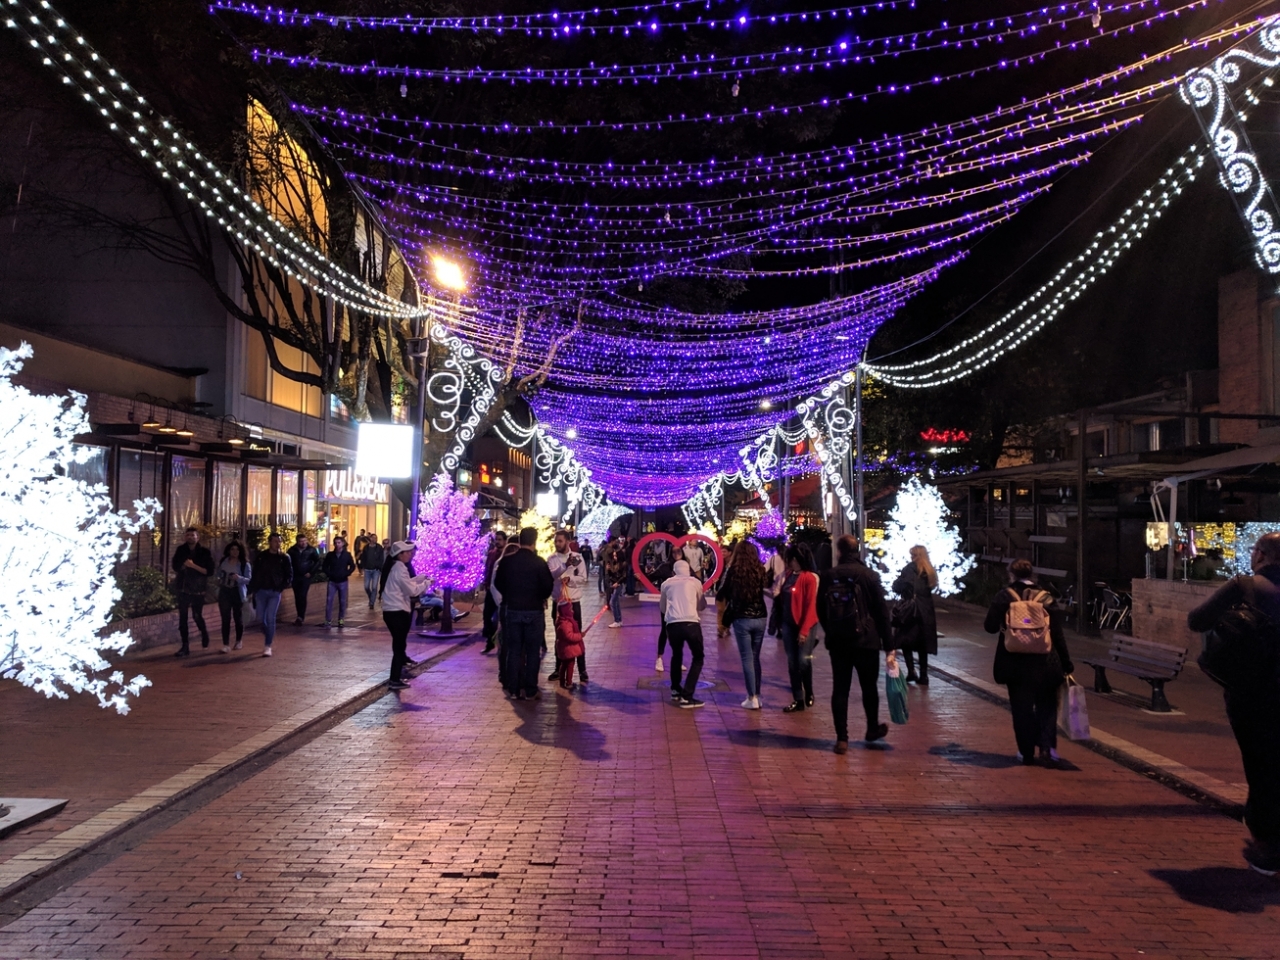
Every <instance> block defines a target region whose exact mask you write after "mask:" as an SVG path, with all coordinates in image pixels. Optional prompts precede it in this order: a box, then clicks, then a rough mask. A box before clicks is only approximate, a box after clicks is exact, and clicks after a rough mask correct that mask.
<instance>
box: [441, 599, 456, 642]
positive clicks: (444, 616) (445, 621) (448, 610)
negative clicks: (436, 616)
mask: <svg viewBox="0 0 1280 960" xmlns="http://www.w3.org/2000/svg"><path fill="white" fill-rule="evenodd" d="M440 595H441V596H442V597H444V606H443V607H441V608H440V635H441V636H444V637H447V636H451V635H452V634H453V587H445V588H444V589H443V590H441V591H440Z"/></svg>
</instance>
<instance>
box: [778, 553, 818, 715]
mask: <svg viewBox="0 0 1280 960" xmlns="http://www.w3.org/2000/svg"><path fill="white" fill-rule="evenodd" d="M786 559H787V577H786V579H785V580H783V582H782V590H781V591H780V592H779V593H778V598H777V600H775V601H774V602H775V603H781V604H782V617H781V619H780V621H779V628H780V629H779V633H781V635H782V646H783V648H784V649H785V650H786V651H787V673H788V675H789V676H790V678H791V703H789V704H788V705H787V706H785V707H783V708H782V712H783V713H798V712H799V711H801V710H804V709H806V708H807V707H811V706H813V660H812V658H811V657H810V654H811V653H812V648H811V647H810V646H809V638H810V636H811V635H812V633H813V628H814V627H815V626H816V625H817V623H818V574H817V563H816V562H815V561H814V559H813V551H812V550H810V549H809V547H808V545H807V544H803V543H797V544H795V545H794V546H791V547H788V548H787V556H786Z"/></svg>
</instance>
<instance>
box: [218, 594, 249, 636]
mask: <svg viewBox="0 0 1280 960" xmlns="http://www.w3.org/2000/svg"><path fill="white" fill-rule="evenodd" d="M243 607H244V602H243V601H242V600H241V599H240V588H239V587H219V588H218V610H219V612H221V614H222V645H223V646H224V647H225V646H226V645H227V643H228V642H229V641H230V640H231V622H232V621H233V620H234V621H235V625H236V643H239V642H240V640H241V639H242V638H243V637H244V611H243Z"/></svg>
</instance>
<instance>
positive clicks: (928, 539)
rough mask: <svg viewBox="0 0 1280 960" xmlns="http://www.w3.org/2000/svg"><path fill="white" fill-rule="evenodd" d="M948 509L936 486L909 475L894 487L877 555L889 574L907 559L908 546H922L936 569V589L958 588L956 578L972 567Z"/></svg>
mask: <svg viewBox="0 0 1280 960" xmlns="http://www.w3.org/2000/svg"><path fill="white" fill-rule="evenodd" d="M949 514H950V511H949V510H948V509H947V505H946V504H945V503H944V502H943V500H942V494H940V493H938V488H937V487H933V486H927V485H925V484H923V483H921V482H920V479H919V478H918V477H912V478H911V479H910V480H909V481H907V483H906V485H905V486H903V487H901V488H900V489H899V490H898V500H897V502H896V503H895V504H894V507H893V510H891V511H890V512H889V522H888V523H887V524H885V528H884V544H883V545H882V547H881V553H880V558H881V560H883V561H884V564H885V566H886V567H887V568H888V570H889V576H890V577H896V576H897V575H898V572H899V571H901V570H902V568H903V567H905V566H906V565H907V564H908V563H910V562H911V548H912V547H914V546H917V545H919V546H922V547H924V548H925V549H926V550H928V551H929V560H930V562H932V563H933V568H934V569H935V570H937V571H938V593H939V594H940V595H942V596H944V597H947V596H950V595H952V594H954V593H959V592H960V589H961V587H960V578H961V577H963V576H964V575H965V574H966V573H968V572H969V571H970V570H972V569H973V566H974V559H973V557H971V556H969V555H967V554H965V553H962V552H961V550H960V547H961V545H962V541H961V539H960V531H959V530H957V529H956V528H955V527H953V526H951V525H950V523H949V522H948V519H947V518H948V516H949Z"/></svg>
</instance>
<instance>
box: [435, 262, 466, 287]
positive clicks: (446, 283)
mask: <svg viewBox="0 0 1280 960" xmlns="http://www.w3.org/2000/svg"><path fill="white" fill-rule="evenodd" d="M431 274H432V276H433V277H434V278H435V281H436V283H438V284H439V285H440V286H442V287H444V288H445V289H446V290H452V291H453V292H454V293H466V290H467V275H466V272H465V271H463V269H462V265H461V264H460V263H458V262H457V261H455V260H450V259H449V258H448V257H441V256H435V257H432V258H431Z"/></svg>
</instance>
